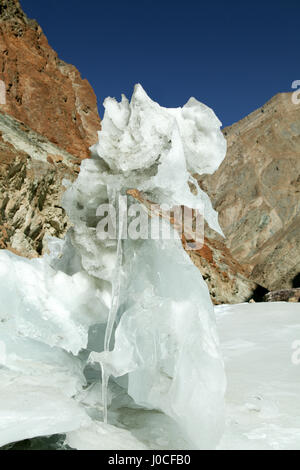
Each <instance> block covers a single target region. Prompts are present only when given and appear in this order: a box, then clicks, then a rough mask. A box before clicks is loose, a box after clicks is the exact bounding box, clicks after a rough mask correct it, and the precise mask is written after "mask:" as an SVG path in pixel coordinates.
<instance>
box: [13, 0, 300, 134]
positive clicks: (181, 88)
mask: <svg viewBox="0 0 300 470" xmlns="http://www.w3.org/2000/svg"><path fill="white" fill-rule="evenodd" d="M21 4H22V6H23V9H24V11H25V12H26V13H27V15H28V16H29V17H31V18H35V19H36V20H37V21H38V22H39V23H40V25H41V26H42V28H43V30H44V32H45V34H46V35H47V37H48V40H49V43H50V44H51V46H52V47H53V48H54V49H55V50H56V51H57V52H58V54H59V57H60V58H61V59H63V60H65V61H66V62H69V63H72V64H74V65H76V67H77V68H78V69H79V70H80V72H81V74H82V76H83V77H84V78H87V79H88V80H89V82H90V83H91V84H92V86H93V88H94V90H95V92H96V95H97V97H98V104H99V110H100V115H101V116H102V115H103V108H102V102H103V100H104V98H105V97H106V96H115V97H116V98H118V99H119V98H120V95H121V93H125V94H126V95H127V96H128V97H129V96H131V93H132V88H133V85H134V84H135V83H137V82H140V83H141V84H142V85H143V87H144V88H145V89H146V91H147V93H148V94H149V95H150V96H151V98H153V99H154V100H156V101H158V102H159V103H160V104H161V105H163V106H172V107H175V106H181V105H183V104H184V103H185V102H186V101H187V100H188V98H189V97H190V96H195V97H196V98H197V99H199V100H200V101H202V102H204V103H206V104H207V105H209V106H211V107H212V108H213V109H214V110H215V112H216V114H217V115H218V117H219V118H220V119H221V121H222V122H223V124H224V125H229V124H232V123H233V122H235V121H237V120H239V119H240V118H242V117H244V116H245V115H247V114H248V113H249V112H251V111H253V110H254V109H256V108H257V107H259V106H261V105H263V104H264V103H265V102H266V101H267V100H268V99H269V98H271V97H272V96H273V95H274V94H276V93H278V92H280V91H291V82H292V81H293V80H296V79H300V1H299V0H277V1H276V0H274V1H273V2H271V1H264V0H261V1H256V0H253V1H252V2H251V1H247V2H243V1H230V0H228V1H219V0H215V1H209V0H205V1H197V0H180V1H177V0H160V1H159V0H105V1H103V0H21Z"/></svg>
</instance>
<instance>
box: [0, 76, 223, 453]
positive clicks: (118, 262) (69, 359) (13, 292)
mask: <svg viewBox="0 0 300 470" xmlns="http://www.w3.org/2000/svg"><path fill="white" fill-rule="evenodd" d="M104 105H105V116H104V119H103V121H102V130H101V131H100V132H99V142H98V143H97V144H96V145H94V146H93V147H92V148H91V158H90V159H87V160H84V161H83V162H82V165H81V171H80V174H79V176H78V178H77V180H76V181H75V182H74V183H72V184H69V185H68V188H67V190H66V192H65V194H64V198H63V207H64V208H65V210H66V212H67V214H68V216H69V218H70V221H71V222H72V225H73V226H72V228H71V229H70V230H69V232H68V234H67V236H66V238H65V239H64V240H58V239H49V242H48V246H49V254H48V255H46V256H44V257H43V258H40V259H34V260H26V259H23V258H20V257H18V256H16V255H14V254H13V253H10V252H8V251H1V252H0V397H1V400H0V445H5V444H8V443H10V442H14V441H18V440H22V439H27V438H31V437H34V436H46V435H51V434H57V433H61V434H65V435H66V442H67V444H68V445H69V446H71V447H74V448H78V449H86V448H91V449H145V448H150V449H176V448H179V449H180V448H182V449H184V448H197V449H209V448H216V446H218V445H221V444H220V439H221V438H222V435H223V431H224V426H225V411H224V410H225V405H224V395H225V389H226V378H225V370H224V361H223V356H222V353H221V348H220V344H219V339H218V333H217V326H216V319H215V312H214V308H213V305H212V303H211V300H210V296H209V292H208V288H207V286H206V284H205V282H204V281H203V279H202V276H201V274H200V272H199V270H198V269H197V268H196V267H195V266H194V265H193V264H192V262H191V260H190V258H189V256H188V255H187V253H186V252H185V251H184V249H183V247H182V243H181V240H180V237H179V236H178V235H177V234H176V230H175V229H174V228H173V226H170V221H169V220H167V219H166V218H163V217H160V215H159V213H157V214H154V215H153V217H152V219H151V228H152V229H153V228H154V232H156V233H157V232H159V230H162V228H163V227H167V228H169V230H170V232H171V234H172V235H173V236H172V237H171V238H170V239H155V237H154V238H149V237H148V238H147V237H140V238H134V237H127V238H124V237H123V232H126V233H129V232H130V223H131V222H130V218H129V217H128V214H130V213H131V214H132V213H134V211H136V210H137V209H136V204H137V202H138V199H136V198H134V197H132V196H130V194H131V195H132V194H133V192H132V191H135V192H136V194H143V195H144V196H145V201H153V202H154V203H156V204H157V205H158V206H160V205H161V206H163V205H164V204H167V205H169V206H170V207H175V206H187V207H189V208H191V209H193V208H194V209H198V208H199V207H201V208H204V217H205V219H206V221H207V223H208V224H209V225H210V226H211V227H212V228H213V229H214V230H216V231H218V232H219V233H222V231H221V229H220V226H219V224H218V218H217V213H216V212H215V211H214V209H213V208H212V205H211V202H210V200H209V198H208V196H207V195H206V194H205V193H204V192H203V191H202V190H201V189H200V188H198V191H197V194H193V193H192V192H191V190H190V187H189V184H190V183H191V184H193V185H195V186H196V187H197V183H196V181H194V180H193V178H192V175H193V174H194V173H200V174H201V173H204V172H205V173H213V172H214V171H215V170H216V169H217V168H218V167H219V165H220V164H221V162H222V160H223V159H224V157H225V153H226V142H225V139H224V137H223V135H222V132H221V131H220V126H221V123H220V121H219V120H218V119H217V117H216V116H215V114H214V112H213V111H212V110H211V109H210V108H208V107H207V106H205V105H204V104H202V103H200V102H198V101H197V100H195V99H194V98H191V99H190V100H189V101H188V103H187V104H186V105H185V106H183V107H182V108H176V109H167V108H162V107H160V106H159V105H158V104H157V103H155V102H153V101H152V100H151V99H150V98H149V96H148V95H147V94H146V92H145V91H144V90H143V88H142V87H141V85H136V87H135V89H134V93H133V95H132V98H131V101H130V102H129V101H128V100H127V98H126V97H125V96H122V100H121V102H117V101H116V100H115V99H113V98H107V99H106V100H105V103H104ZM125 196H127V197H125ZM125 199H126V205H125V202H124V201H125ZM109 205H110V206H112V207H114V209H115V211H116V213H117V214H118V215H119V219H118V221H117V227H116V234H117V235H116V237H115V238H105V237H103V236H102V235H103V230H102V229H101V227H102V225H101V224H100V225H99V222H100V217H99V207H108V206H109ZM138 207H139V208H140V211H141V213H140V218H141V220H142V218H143V217H144V215H145V214H146V212H147V211H145V207H143V203H141V204H138ZM143 214H144V215H143ZM102 215H104V214H102ZM149 224H150V220H149ZM149 233H150V231H149ZM8 396H9V397H8ZM1 403H2V405H1ZM20 422H22V423H23V424H22V426H20V425H19V423H20ZM221 442H222V443H223V444H222V445H227V441H226V439H225V441H224V436H223V440H222V441H221ZM224 442H225V444H224Z"/></svg>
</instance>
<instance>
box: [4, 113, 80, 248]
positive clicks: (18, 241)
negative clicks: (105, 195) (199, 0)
mask: <svg viewBox="0 0 300 470" xmlns="http://www.w3.org/2000/svg"><path fill="white" fill-rule="evenodd" d="M79 163H80V160H78V159H76V158H75V157H74V156H73V155H71V154H69V153H68V152H66V151H65V150H63V149H61V148H60V147H58V146H57V145H55V144H53V143H52V142H50V141H49V140H48V139H46V138H45V137H44V136H42V135H40V134H37V133H36V132H34V131H32V130H31V129H30V128H29V127H28V126H26V125H25V124H24V123H21V122H19V121H17V120H16V119H14V118H12V117H11V116H9V115H7V114H3V113H0V248H6V249H10V250H12V251H14V252H16V253H17V254H19V255H22V256H27V257H35V256H38V255H39V254H42V253H43V252H44V249H45V241H46V238H45V235H53V236H57V237H62V236H63V235H64V234H65V232H66V230H67V229H68V227H69V222H68V220H67V217H66V215H65V212H64V210H63V209H62V207H61V196H62V194H63V192H64V186H63V179H64V178H66V179H68V180H70V181H72V180H74V179H75V178H76V175H77V173H78V171H79V165H78V164H79Z"/></svg>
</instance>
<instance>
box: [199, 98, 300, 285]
mask: <svg viewBox="0 0 300 470" xmlns="http://www.w3.org/2000/svg"><path fill="white" fill-rule="evenodd" d="M224 135H225V137H226V139H227V143H228V150H227V156H226V158H225V160H224V161H223V163H222V164H221V166H220V167H219V169H218V170H217V171H216V173H215V174H213V175H202V176H200V177H199V178H198V179H199V182H200V184H201V186H202V188H203V189H204V190H205V191H207V192H208V194H209V196H210V197H211V199H212V201H213V204H214V207H215V209H216V210H217V211H218V212H219V220H220V225H221V227H222V229H223V231H224V233H225V236H226V239H225V240H224V242H225V244H226V246H227V247H228V248H229V249H230V251H231V252H232V254H233V256H234V258H236V259H237V260H238V261H239V263H240V264H243V265H244V267H245V269H246V271H248V272H249V274H250V276H251V278H252V279H253V280H254V281H256V282H257V283H259V284H261V285H263V286H264V287H266V288H267V289H269V290H277V289H282V288H285V287H286V288H288V287H291V286H292V283H293V279H294V278H295V276H296V275H297V274H298V273H299V272H300V105H295V104H293V103H292V99H291V94H290V93H281V94H278V95H276V96H274V97H273V98H272V99H271V100H270V101H269V102H268V103H266V104H265V105H264V106H263V107H262V108H260V109H258V110H256V111H255V112H253V113H252V114H250V115H249V116H247V117H245V118H244V119H242V120H241V121H239V122H238V123H236V124H234V125H232V126H230V127H228V128H226V129H224Z"/></svg>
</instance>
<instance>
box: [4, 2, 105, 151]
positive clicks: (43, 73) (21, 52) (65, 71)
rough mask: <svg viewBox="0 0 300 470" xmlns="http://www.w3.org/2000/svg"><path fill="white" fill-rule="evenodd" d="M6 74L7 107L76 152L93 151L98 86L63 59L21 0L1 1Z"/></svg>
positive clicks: (10, 111)
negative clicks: (27, 12) (93, 86)
mask: <svg viewBox="0 0 300 470" xmlns="http://www.w3.org/2000/svg"><path fill="white" fill-rule="evenodd" d="M0 79H1V80H3V81H4V83H5V86H6V105H0V111H1V112H4V113H7V114H10V115H11V116H13V117H15V118H16V119H18V120H20V121H22V122H24V123H25V124H26V125H27V126H29V127H30V128H31V129H32V130H34V131H36V132H38V133H40V134H42V135H44V136H45V137H47V139H49V140H50V141H51V142H53V143H54V144H56V145H58V146H59V147H61V148H63V149H65V150H66V151H67V152H69V153H71V154H72V155H75V156H77V157H78V158H80V159H83V158H87V157H88V156H89V150H88V149H89V147H90V146H91V145H93V144H94V143H96V142H97V131H98V130H100V118H99V115H98V110H97V100H96V96H95V94H94V91H93V89H92V87H91V86H90V84H89V83H88V81H87V80H82V79H81V76H80V74H79V72H78V70H77V69H76V68H75V67H74V66H72V65H69V64H66V63H65V62H63V61H61V60H59V59H58V57H57V54H56V52H55V51H54V50H53V49H52V48H51V47H50V46H49V44H48V41H47V38H46V36H45V35H44V33H43V31H42V29H41V27H40V26H39V25H38V24H37V23H36V21H34V20H29V19H28V18H27V17H26V15H25V14H24V13H23V11H22V9H21V6H20V3H19V1H18V0H1V1H0Z"/></svg>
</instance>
